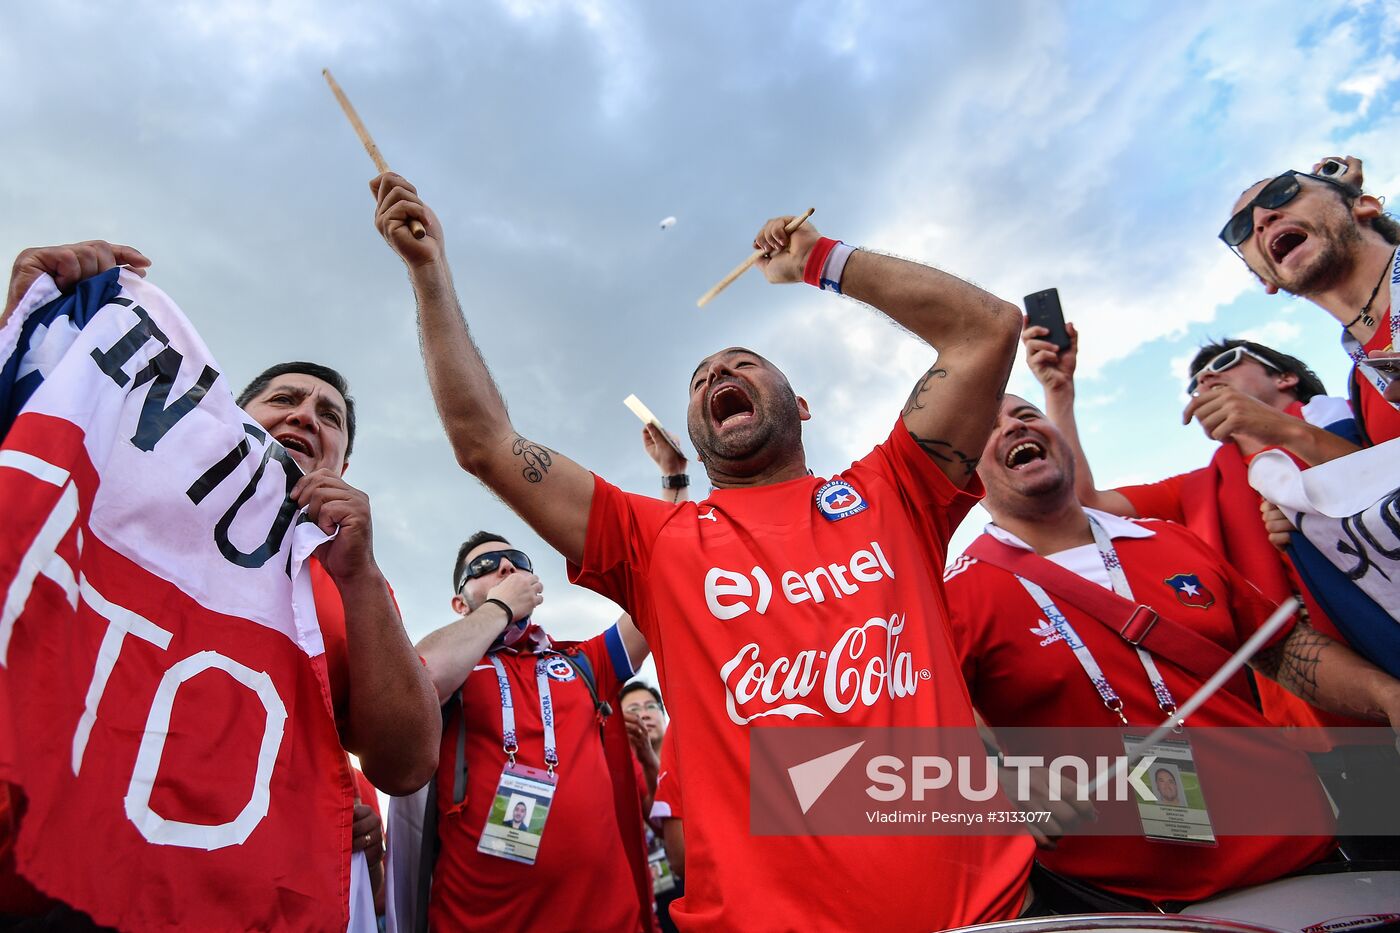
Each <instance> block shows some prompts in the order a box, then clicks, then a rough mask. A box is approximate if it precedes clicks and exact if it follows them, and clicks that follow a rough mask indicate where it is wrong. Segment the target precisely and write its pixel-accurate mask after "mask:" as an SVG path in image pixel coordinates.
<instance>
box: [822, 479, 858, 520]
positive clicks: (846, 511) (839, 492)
mask: <svg viewBox="0 0 1400 933" xmlns="http://www.w3.org/2000/svg"><path fill="white" fill-rule="evenodd" d="M868 508H870V503H868V502H866V501H865V498H864V497H863V496H862V495H861V494H860V493H858V492H856V490H855V487H854V486H852V485H851V484H850V483H848V482H846V481H845V480H842V479H834V480H832V481H831V482H829V483H827V484H826V485H824V486H822V488H820V489H818V490H817V511H819V512H821V513H822V518H824V519H826V520H827V521H829V522H839V521H840V520H841V519H843V518H850V517H851V516H852V515H855V514H857V513H858V512H864V511H865V510H866V509H868Z"/></svg>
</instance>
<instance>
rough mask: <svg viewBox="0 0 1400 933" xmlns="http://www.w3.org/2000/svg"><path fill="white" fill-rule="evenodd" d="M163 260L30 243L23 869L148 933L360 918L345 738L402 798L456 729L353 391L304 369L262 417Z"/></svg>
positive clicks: (4, 344)
mask: <svg viewBox="0 0 1400 933" xmlns="http://www.w3.org/2000/svg"><path fill="white" fill-rule="evenodd" d="M114 263H126V264H128V265H129V266H131V267H132V268H131V269H128V270H121V269H115V268H110V266H111V265H112V264H114ZM145 265H147V263H146V261H145V260H144V257H141V256H140V254H139V253H137V252H135V251H134V250H130V249H129V248H126V247H112V246H110V245H108V244H94V243H87V244H78V245H76V246H74V247H56V248H51V249H48V250H31V251H26V253H25V254H22V255H21V257H20V260H19V261H18V262H17V263H16V275H15V277H14V279H12V281H11V286H10V290H9V304H7V308H6V318H5V326H4V327H3V329H0V359H2V360H4V365H3V369H0V438H3V445H0V502H3V503H4V505H5V512H6V515H7V534H6V536H5V538H4V541H3V543H0V591H3V592H4V593H5V600H4V614H3V616H0V777H3V778H5V779H6V780H8V781H9V782H11V786H12V788H18V789H21V790H22V792H23V795H24V800H25V802H26V804H27V809H26V811H25V813H24V817H23V820H22V821H21V822H20V823H19V833H18V838H17V839H16V840H15V843H14V852H15V855H16V859H17V865H18V867H19V870H20V871H21V872H22V873H23V875H24V876H25V877H26V878H27V879H29V880H30V881H32V882H33V883H34V885H35V886H36V887H37V888H39V889H40V890H42V891H43V892H44V893H45V894H47V895H49V896H51V897H54V898H57V899H59V900H60V901H62V902H64V903H65V904H67V905H69V906H71V907H72V908H77V909H80V910H82V911H84V912H86V913H87V914H89V915H90V916H91V917H92V919H93V921H95V922H97V923H99V924H103V925H111V926H118V927H121V928H123V929H132V930H175V929H189V928H192V927H199V928H201V929H226V930H243V929H249V928H253V927H262V928H271V927H277V928H279V929H327V928H341V929H343V928H345V927H346V924H347V921H354V920H355V919H356V917H355V914H354V913H353V912H351V911H350V909H349V903H350V901H351V899H352V898H356V895H357V888H360V887H362V886H363V885H364V883H365V880H366V879H365V878H364V877H363V874H362V871H361V870H357V871H355V872H354V873H353V875H352V869H351V859H350V851H351V840H350V826H351V816H352V804H353V801H354V793H355V792H354V786H353V784H352V782H351V776H350V769H349V765H348V762H347V761H346V757H345V753H344V751H343V750H342V745H344V746H345V747H347V748H349V749H351V750H352V751H355V752H357V753H359V754H360V755H361V758H362V762H363V765H364V770H365V771H366V772H368V773H369V775H370V777H371V778H372V779H374V780H375V782H376V783H378V784H380V786H385V787H388V788H389V789H393V790H401V791H402V790H405V789H412V788H415V787H417V786H419V785H421V784H422V783H423V782H424V781H426V780H427V778H428V777H429V776H430V775H431V772H432V768H433V765H434V763H435V759H436V742H437V740H438V729H439V720H438V717H437V715H436V711H435V704H434V703H433V696H432V687H431V684H430V683H429V682H428V679H427V676H426V673H425V672H424V671H423V669H422V666H421V664H420V663H419V662H418V660H417V657H416V655H414V654H413V651H412V647H411V645H410V644H409V643H408V639H407V636H406V634H405V633H404V631H403V629H402V624H401V623H400V621H399V619H398V614H397V611H396V609H395V608H394V606H393V602H392V597H391V596H390V594H389V592H388V588H387V585H386V584H385V583H384V580H383V576H382V575H381V574H380V573H379V571H378V568H377V566H376V565H375V563H374V559H373V549H372V534H371V527H370V523H369V505H368V500H367V499H365V497H364V496H363V494H362V493H359V492H358V491H356V490H354V489H353V488H351V487H349V486H348V485H346V484H345V483H344V481H343V480H341V479H340V473H341V471H343V469H344V467H345V466H346V464H347V462H348V453H349V449H350V435H351V431H352V430H353V428H352V420H351V418H350V415H351V410H350V405H349V400H348V398H347V397H346V396H345V394H344V389H343V383H342V384H341V385H339V386H337V385H335V384H334V380H328V379H327V378H325V377H326V376H327V375H328V374H331V373H333V371H330V370H313V371H311V372H307V371H306V370H307V369H309V368H310V367H308V366H307V365H306V364H296V365H294V366H291V367H281V368H275V369H277V370H278V371H277V372H275V373H273V374H272V375H270V376H269V378H268V379H267V380H266V381H265V382H264V383H262V384H261V385H258V384H257V383H256V382H255V385H254V386H253V387H250V392H249V394H248V397H247V398H246V399H245V402H246V403H247V404H248V406H249V412H248V413H245V412H244V411H242V410H240V409H239V407H238V406H237V405H236V404H235V403H234V400H233V397H232V395H231V394H230V392H229V391H228V387H227V382H226V380H225V379H224V377H223V376H222V374H221V373H220V371H219V369H218V366H217V364H216V363H215V361H214V360H213V358H212V356H211V355H210V354H209V351H208V350H207V348H206V347H205V346H204V345H203V343H202V341H201V340H200V339H199V337H198V335H197V334H196V333H195V332H194V330H193V328H192V327H191V326H190V325H189V322H188V321H187V320H186V319H185V317H184V315H183V314H182V313H181V312H180V310H179V309H178V308H177V307H176V306H175V305H174V303H173V302H171V301H170V299H169V298H167V297H166V296H165V295H164V294H163V293H161V292H160V291H159V290H158V289H156V288H154V287H153V286H150V285H147V284H146V283H144V282H143V281H142V279H141V270H143V269H144V267H145ZM104 267H105V268H104ZM65 289H71V293H69V294H65V293H64V290H65ZM270 372H271V371H270ZM265 375H267V374H265ZM337 378H338V377H337ZM250 414H251V415H252V416H253V417H252V418H251V419H250V417H249V415H250ZM303 508H305V509H306V512H305V514H304V515H303V514H302V513H301V510H302V509H303ZM333 533H334V534H333ZM338 721H339V725H340V730H339V731H338V730H337V724H338ZM360 902H361V903H363V901H360ZM367 919H368V922H369V924H371V926H372V924H373V917H372V910H371V915H370V917H369V918H367Z"/></svg>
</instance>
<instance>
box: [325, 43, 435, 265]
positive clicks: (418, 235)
mask: <svg viewBox="0 0 1400 933" xmlns="http://www.w3.org/2000/svg"><path fill="white" fill-rule="evenodd" d="M321 74H322V75H324V76H325V79H326V83H327V84H329V85H330V86H331V93H332V94H334V95H335V99H336V100H338V101H340V109H341V110H343V111H345V118H346V119H347V120H349V121H350V125H351V126H353V127H354V128H355V135H356V136H358V137H360V142H361V143H363V144H364V147H365V152H368V153H369V157H370V158H371V159H373V160H374V167H375V168H376V169H378V170H379V174H381V175H383V174H384V173H385V172H387V171H389V163H387V162H385V161H384V157H383V156H382V155H380V154H379V147H378V146H376V145H375V144H374V139H373V138H372V137H371V136H370V135H369V130H367V129H365V125H364V123H362V122H360V115H359V114H358V113H356V112H355V107H354V105H352V104H351V103H350V98H348V97H346V96H345V92H344V91H342V90H341V89H340V85H339V84H337V83H336V82H335V78H333V77H331V70H330V69H329V68H322V69H321ZM408 232H409V233H412V234H413V238H414V239H415V240H421V239H423V237H425V236H427V235H428V231H427V230H425V229H424V228H423V225H422V224H421V223H419V222H418V221H416V220H410V221H409V222H408Z"/></svg>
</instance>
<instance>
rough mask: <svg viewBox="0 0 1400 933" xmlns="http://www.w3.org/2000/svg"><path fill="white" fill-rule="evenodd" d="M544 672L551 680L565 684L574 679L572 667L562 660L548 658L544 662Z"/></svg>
mask: <svg viewBox="0 0 1400 933" xmlns="http://www.w3.org/2000/svg"><path fill="white" fill-rule="evenodd" d="M544 672H545V673H546V674H548V675H549V677H550V679H551V680H557V681H559V682H560V683H561V684H566V683H568V682H569V681H571V680H573V679H574V666H573V665H572V664H570V663H569V662H568V661H565V660H564V659H563V658H550V659H549V660H548V661H546V662H545V665H544Z"/></svg>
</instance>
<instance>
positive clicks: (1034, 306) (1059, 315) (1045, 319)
mask: <svg viewBox="0 0 1400 933" xmlns="http://www.w3.org/2000/svg"><path fill="white" fill-rule="evenodd" d="M1026 319H1027V320H1028V321H1029V322H1030V323H1031V324H1032V325H1033V326H1036V327H1043V328H1045V329H1046V330H1048V331H1049V332H1050V334H1049V336H1047V337H1044V338H1042V339H1044V340H1048V341H1050V342H1051V343H1053V344H1054V345H1055V346H1056V347H1058V348H1059V350H1060V352H1061V353H1063V352H1064V351H1066V350H1068V349H1069V332H1068V331H1066V330H1065V312H1064V311H1063V310H1061V308H1060V293H1059V291H1058V290H1057V289H1053V288H1047V289H1046V290H1045V291H1043V292H1033V293H1032V294H1029V295H1027V296H1026Z"/></svg>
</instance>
